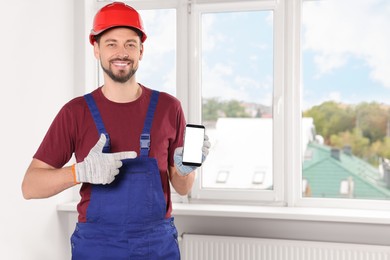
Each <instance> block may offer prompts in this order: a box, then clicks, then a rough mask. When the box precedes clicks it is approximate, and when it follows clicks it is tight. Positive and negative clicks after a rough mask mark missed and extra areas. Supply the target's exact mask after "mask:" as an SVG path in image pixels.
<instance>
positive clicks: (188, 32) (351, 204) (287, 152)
mask: <svg viewBox="0 0 390 260" xmlns="http://www.w3.org/2000/svg"><path fill="white" fill-rule="evenodd" d="M304 1H313V0H244V1H241V0H164V1H161V0H130V1H124V2H126V3H128V4H130V5H131V6H133V7H134V8H136V9H139V10H142V9H161V8H172V9H176V12H177V20H176V28H177V46H176V47H177V61H176V62H177V63H176V68H177V74H176V77H177V90H176V96H177V97H178V98H179V99H180V100H181V102H182V107H183V110H184V113H185V115H186V117H187V121H191V122H194V123H200V122H201V89H200V88H199V86H200V81H199V79H200V77H199V76H200V57H199V47H200V45H199V44H198V43H200V42H201V41H200V29H199V28H200V19H199V16H200V14H201V13H203V12H219V11H248V10H273V11H274V93H273V110H274V117H273V120H274V127H273V129H274V133H273V139H274V140H273V143H274V155H273V160H274V162H273V169H274V190H273V191H253V190H244V191H237V190H221V189H218V190H217V189H201V188H200V181H199V178H198V179H197V181H196V183H195V185H194V188H193V191H192V194H191V196H190V201H191V202H196V203H203V202H205V203H209V202H218V203H222V204H256V205H257V204H263V205H278V206H287V207H309V208H344V209H364V210H386V211H388V210H390V201H379V200H358V199H330V198H329V199H328V198H303V197H302V162H301V148H302V147H301V146H302V144H301V123H302V117H301V112H302V111H301V103H302V102H301V91H302V89H301V88H302V87H301V71H302V68H301V48H300V44H301V39H300V33H301V11H302V2H304ZM108 2H112V1H108V0H105V1H104V0H86V3H85V7H86V15H87V17H88V18H89V20H90V21H92V18H93V15H94V14H95V13H96V11H97V10H98V9H99V8H101V7H103V6H104V5H106V4H107V3H108ZM91 7H93V8H92V9H91ZM91 23H92V22H91ZM91 23H90V24H89V23H86V28H85V32H86V34H87V33H89V30H90V28H91ZM85 50H86V54H85V58H86V60H87V61H86V71H90V69H91V68H93V67H96V68H99V67H98V66H97V65H96V61H95V60H94V57H93V55H92V51H91V50H90V48H89V47H87V48H86V49H85ZM92 60H93V61H92ZM88 68H89V69H88ZM97 74H98V73H96V75H93V74H92V75H86V76H85V78H86V85H87V86H86V90H87V91H88V90H91V86H93V85H96V84H93V83H96V82H98V77H97V76H98V75H97ZM88 86H89V87H88ZM96 86H97V85H96ZM198 175H199V174H198ZM182 201H186V200H182Z"/></svg>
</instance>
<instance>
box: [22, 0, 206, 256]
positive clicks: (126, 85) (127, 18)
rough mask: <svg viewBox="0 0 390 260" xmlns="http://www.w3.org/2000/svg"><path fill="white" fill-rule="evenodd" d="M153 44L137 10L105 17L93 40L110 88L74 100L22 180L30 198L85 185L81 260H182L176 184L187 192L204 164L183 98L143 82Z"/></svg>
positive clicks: (77, 243) (76, 240)
mask: <svg viewBox="0 0 390 260" xmlns="http://www.w3.org/2000/svg"><path fill="white" fill-rule="evenodd" d="M146 38H147V36H146V34H145V31H144V28H143V24H142V20H141V17H140V15H139V14H138V12H137V11H136V10H134V9H133V8H132V7H130V6H128V5H126V4H124V3H119V2H114V3H111V4H108V5H106V6H105V7H103V8H102V9H100V10H99V11H98V12H97V14H96V16H95V19H94V24H93V29H92V31H91V34H90V42H91V44H92V45H93V47H94V55H95V57H96V58H97V59H99V60H100V63H101V66H102V68H103V71H104V85H103V86H102V87H99V88H97V89H96V90H94V91H93V92H92V93H90V94H87V95H85V96H84V97H78V98H75V99H73V100H71V101H70V102H68V103H67V104H65V106H64V107H63V108H62V109H61V110H60V112H59V113H58V115H57V116H56V118H55V119H54V121H53V123H52V125H51V126H50V128H49V130H48V132H47V134H46V136H45V138H44V140H43V141H42V143H41V145H40V147H39V149H38V151H37V152H36V154H35V155H34V158H33V160H32V162H31V164H30V166H29V168H28V169H27V172H26V175H25V178H24V180H23V185H22V190H23V196H24V197H25V198H26V199H31V198H45V197H50V196H53V195H55V194H57V193H59V192H61V191H63V190H65V189H67V188H70V187H72V186H74V185H77V184H79V183H81V184H82V186H81V189H80V195H81V201H80V203H79V204H78V207H77V210H78V213H79V217H78V223H77V226H76V229H75V231H74V233H73V235H72V238H71V244H72V258H73V259H83V260H85V259H153V260H154V259H180V254H179V249H178V245H177V231H176V228H175V226H174V223H173V218H172V217H171V211H172V203H171V198H170V185H169V184H170V183H171V184H172V186H173V187H174V188H175V190H176V191H177V192H178V193H179V194H182V195H184V194H187V193H188V192H189V191H190V189H191V187H192V185H193V181H194V170H195V169H196V168H195V167H189V166H184V165H182V147H181V146H182V145H183V133H184V127H185V118H184V115H183V111H182V108H181V105H180V102H179V101H178V100H177V99H176V98H174V97H172V96H170V95H168V94H166V93H159V92H157V91H154V90H151V89H149V88H147V87H145V86H142V85H140V84H138V83H137V81H136V78H135V74H136V71H137V69H138V64H139V61H140V60H141V59H142V56H143V53H144V46H143V42H144V41H145V40H146ZM209 146H210V144H209V142H208V141H207V137H206V138H205V141H204V144H203V148H202V151H203V158H204V159H205V158H206V156H207V154H208V148H209ZM73 154H74V155H75V158H76V161H77V163H75V164H74V165H72V166H71V167H64V165H65V164H66V163H67V162H68V161H69V160H70V158H71V157H72V155H73Z"/></svg>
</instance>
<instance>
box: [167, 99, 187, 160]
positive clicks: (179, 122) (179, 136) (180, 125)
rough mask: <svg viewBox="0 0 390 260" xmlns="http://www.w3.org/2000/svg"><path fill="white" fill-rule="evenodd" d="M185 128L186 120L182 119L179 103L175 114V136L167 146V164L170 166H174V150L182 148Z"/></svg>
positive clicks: (182, 114) (182, 113)
mask: <svg viewBox="0 0 390 260" xmlns="http://www.w3.org/2000/svg"><path fill="white" fill-rule="evenodd" d="M185 126H186V120H185V117H184V112H183V109H182V107H181V105H180V103H179V104H178V107H177V113H176V136H175V139H173V140H172V142H171V144H170V146H169V154H168V162H169V165H170V166H174V160H173V155H174V152H175V149H176V148H177V147H181V146H183V143H184V130H185Z"/></svg>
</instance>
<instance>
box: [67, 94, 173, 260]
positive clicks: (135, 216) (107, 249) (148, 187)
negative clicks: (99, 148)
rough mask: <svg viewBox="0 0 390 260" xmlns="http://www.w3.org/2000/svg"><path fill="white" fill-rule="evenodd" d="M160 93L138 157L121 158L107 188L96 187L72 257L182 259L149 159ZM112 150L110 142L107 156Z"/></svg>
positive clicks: (74, 241)
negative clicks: (115, 173) (151, 136)
mask: <svg viewBox="0 0 390 260" xmlns="http://www.w3.org/2000/svg"><path fill="white" fill-rule="evenodd" d="M158 95H159V92H157V91H153V92H152V97H151V100H150V104H149V108H148V112H147V115H146V119H145V123H144V128H143V131H142V134H141V137H140V142H141V151H140V156H139V157H137V158H135V159H125V160H123V166H122V167H121V168H120V173H119V174H118V175H117V176H116V178H115V180H114V182H112V183H111V184H109V185H92V191H91V200H90V203H89V206H88V209H87V221H86V222H85V223H77V225H76V229H75V231H74V233H73V235H72V237H71V245H72V259H74V260H76V259H77V260H88V259H93V260H99V259H113V260H114V259H115V260H120V259H136V260H138V259H148V260H159V259H167V260H176V259H180V253H179V247H178V243H177V231H176V228H175V225H174V223H173V218H169V219H165V215H166V201H165V198H164V193H163V190H162V185H161V179H160V172H159V169H158V166H157V160H156V159H155V158H150V157H149V146H150V129H151V125H152V122H153V115H154V110H155V108H156V105H157V102H158ZM84 97H85V99H86V101H87V104H88V107H89V109H90V111H91V114H92V116H93V118H94V121H95V124H96V127H97V129H98V131H99V135H100V134H102V133H103V134H105V135H106V136H107V137H108V133H107V131H106V130H105V127H104V124H103V121H102V119H101V117H100V113H99V111H98V109H97V107H96V104H95V101H94V100H93V97H92V95H91V94H87V95H85V96H84ZM109 151H110V143H109V138H107V143H106V145H105V147H104V149H103V152H109Z"/></svg>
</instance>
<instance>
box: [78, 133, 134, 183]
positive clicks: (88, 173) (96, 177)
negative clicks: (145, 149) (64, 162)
mask: <svg viewBox="0 0 390 260" xmlns="http://www.w3.org/2000/svg"><path fill="white" fill-rule="evenodd" d="M106 139H107V138H106V136H105V135H104V134H101V135H100V139H99V141H98V142H97V143H96V144H95V146H94V147H93V148H92V149H91V151H90V152H89V154H88V155H87V157H85V159H84V161H83V162H79V163H76V164H74V167H72V172H73V176H74V180H75V182H76V183H80V182H87V183H92V184H110V183H111V182H113V181H114V179H115V176H116V175H117V174H118V173H119V168H120V167H122V161H121V160H123V159H133V158H135V157H137V153H136V152H119V153H103V147H104V144H105V143H106Z"/></svg>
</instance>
